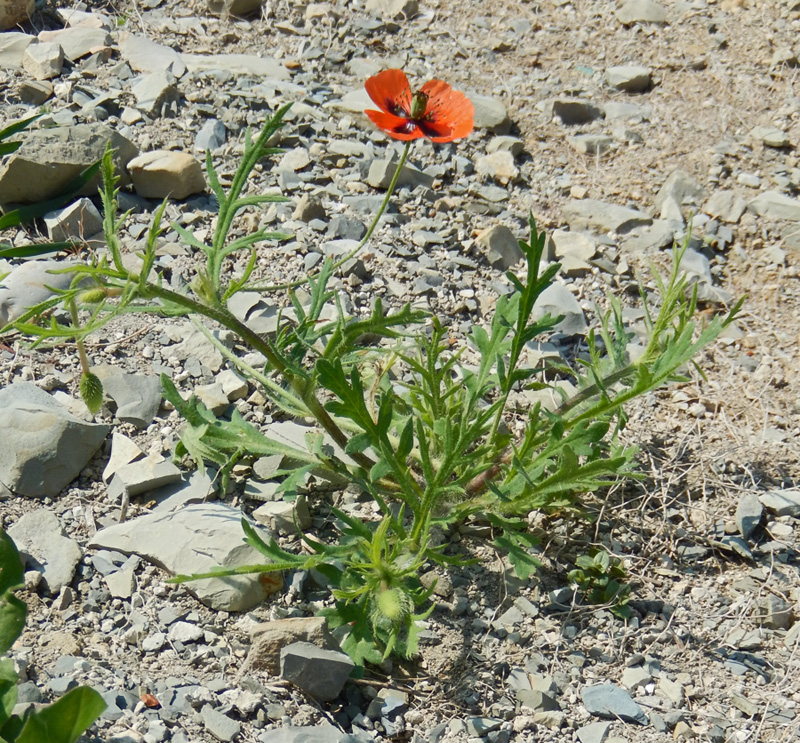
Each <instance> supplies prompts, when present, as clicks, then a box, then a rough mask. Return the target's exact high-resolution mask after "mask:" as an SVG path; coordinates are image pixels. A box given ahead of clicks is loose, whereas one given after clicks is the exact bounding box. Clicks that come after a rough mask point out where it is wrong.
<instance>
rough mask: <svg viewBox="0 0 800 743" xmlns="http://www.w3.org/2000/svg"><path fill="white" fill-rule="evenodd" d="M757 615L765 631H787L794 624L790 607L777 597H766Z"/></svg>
mask: <svg viewBox="0 0 800 743" xmlns="http://www.w3.org/2000/svg"><path fill="white" fill-rule="evenodd" d="M757 613H758V616H759V619H760V621H761V626H762V627H766V628H767V629H789V628H790V627H791V626H792V624H794V616H793V611H792V605H791V604H790V603H788V602H787V601H784V600H783V599H782V598H780V597H778V596H772V595H769V596H767V597H766V598H765V599H764V600H763V601H762V602H761V603H760V604H759V607H758V610H757Z"/></svg>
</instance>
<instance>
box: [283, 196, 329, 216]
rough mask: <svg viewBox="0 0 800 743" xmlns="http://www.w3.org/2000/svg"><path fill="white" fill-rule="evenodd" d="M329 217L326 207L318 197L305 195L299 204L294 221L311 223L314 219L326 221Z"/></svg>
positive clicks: (294, 214)
mask: <svg viewBox="0 0 800 743" xmlns="http://www.w3.org/2000/svg"><path fill="white" fill-rule="evenodd" d="M327 216H328V215H327V213H326V211H325V207H324V206H323V205H322V202H321V201H320V200H319V199H318V198H317V197H316V196H312V195H311V194H303V195H302V196H301V197H300V200H299V201H298V202H297V206H296V207H295V210H294V213H293V214H292V219H299V220H300V221H301V222H310V221H311V220H312V219H325V218H326V217H327Z"/></svg>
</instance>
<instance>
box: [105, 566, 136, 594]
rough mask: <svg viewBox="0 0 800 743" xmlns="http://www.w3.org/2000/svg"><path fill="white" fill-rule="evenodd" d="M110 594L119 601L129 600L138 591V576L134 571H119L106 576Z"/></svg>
mask: <svg viewBox="0 0 800 743" xmlns="http://www.w3.org/2000/svg"><path fill="white" fill-rule="evenodd" d="M105 582H106V586H108V592H109V593H110V594H111V595H112V596H113V597H114V598H117V599H129V598H130V597H131V596H132V595H133V592H134V590H135V589H136V575H135V573H134V571H133V570H132V569H127V570H117V571H116V572H114V573H111V574H110V575H107V576H105Z"/></svg>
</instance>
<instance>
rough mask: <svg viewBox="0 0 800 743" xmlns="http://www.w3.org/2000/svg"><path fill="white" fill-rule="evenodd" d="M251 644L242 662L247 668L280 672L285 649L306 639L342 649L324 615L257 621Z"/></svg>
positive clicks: (309, 641) (252, 630) (243, 666)
mask: <svg viewBox="0 0 800 743" xmlns="http://www.w3.org/2000/svg"><path fill="white" fill-rule="evenodd" d="M250 637H251V643H252V644H251V646H250V651H249V652H248V653H247V658H246V660H245V662H244V664H243V665H242V671H241V672H242V673H244V671H245V670H253V671H267V672H268V673H270V674H272V675H273V676H274V675H277V674H278V673H279V672H280V662H281V649H282V648H284V647H286V646H287V645H291V644H292V643H294V642H305V643H311V644H313V645H316V646H317V647H320V648H325V649H328V650H335V649H338V645H337V644H336V641H335V640H334V639H333V636H332V635H331V634H330V632H328V626H327V624H326V623H325V618H324V617H292V618H289V619H276V620H275V621H272V622H264V623H262V624H257V625H256V626H255V627H253V628H252V629H251V630H250Z"/></svg>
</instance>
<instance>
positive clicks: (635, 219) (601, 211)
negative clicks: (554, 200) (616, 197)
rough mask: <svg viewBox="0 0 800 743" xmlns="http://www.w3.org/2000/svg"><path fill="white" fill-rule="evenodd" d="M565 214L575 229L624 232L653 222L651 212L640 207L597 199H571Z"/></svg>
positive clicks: (565, 217) (571, 226) (570, 225)
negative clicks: (642, 210)
mask: <svg viewBox="0 0 800 743" xmlns="http://www.w3.org/2000/svg"><path fill="white" fill-rule="evenodd" d="M563 214H564V219H566V220H567V223H568V224H569V227H570V229H571V230H573V231H580V230H596V231H599V232H617V233H620V234H624V233H626V232H630V231H631V230H632V229H633V228H634V227H642V226H645V225H649V224H651V223H652V222H653V218H652V217H651V216H650V215H649V214H645V212H640V211H639V210H638V209H631V208H630V207H627V206H619V205H617V204H610V203H608V202H605V201H598V200H596V199H581V200H579V201H571V202H570V203H568V204H567V205H566V206H565V207H564V210H563Z"/></svg>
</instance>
